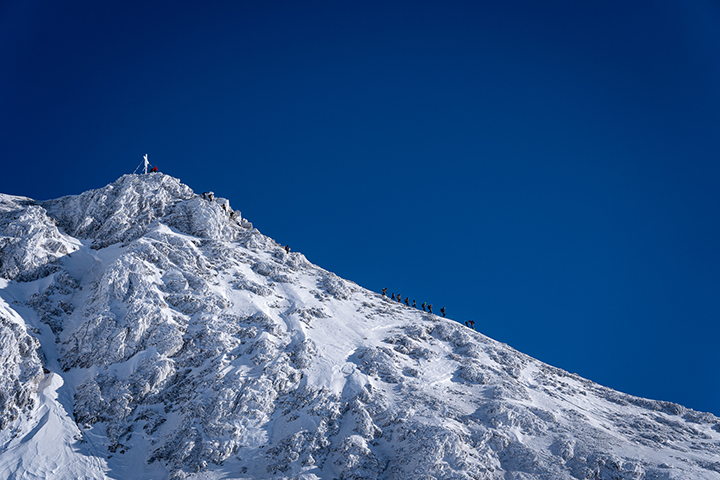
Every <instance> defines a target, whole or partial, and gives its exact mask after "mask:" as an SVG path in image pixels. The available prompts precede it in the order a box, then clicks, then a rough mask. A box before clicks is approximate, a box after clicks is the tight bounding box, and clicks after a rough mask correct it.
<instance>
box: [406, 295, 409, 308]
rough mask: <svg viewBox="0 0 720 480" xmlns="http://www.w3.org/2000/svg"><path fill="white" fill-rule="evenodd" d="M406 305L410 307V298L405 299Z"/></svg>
mask: <svg viewBox="0 0 720 480" xmlns="http://www.w3.org/2000/svg"><path fill="white" fill-rule="evenodd" d="M405 305H407V306H408V307H409V306H410V298H409V297H405Z"/></svg>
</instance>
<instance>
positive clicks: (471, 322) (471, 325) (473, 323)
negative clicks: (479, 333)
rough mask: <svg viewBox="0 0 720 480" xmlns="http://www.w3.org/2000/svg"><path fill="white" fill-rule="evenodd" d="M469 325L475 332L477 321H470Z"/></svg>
mask: <svg viewBox="0 0 720 480" xmlns="http://www.w3.org/2000/svg"><path fill="white" fill-rule="evenodd" d="M468 323H469V324H470V328H472V329H473V330H475V320H468Z"/></svg>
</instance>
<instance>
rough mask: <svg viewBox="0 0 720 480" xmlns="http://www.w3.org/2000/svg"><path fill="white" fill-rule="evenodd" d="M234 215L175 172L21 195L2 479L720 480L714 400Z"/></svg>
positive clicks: (5, 336) (3, 223) (3, 322)
mask: <svg viewBox="0 0 720 480" xmlns="http://www.w3.org/2000/svg"><path fill="white" fill-rule="evenodd" d="M223 204H224V205H225V208H223ZM230 212H231V209H230V204H229V202H228V201H227V200H226V199H217V198H216V199H214V200H213V201H209V200H206V199H203V198H202V196H198V195H196V194H194V193H193V192H192V190H190V188H189V187H187V186H185V185H183V184H181V183H180V182H179V181H178V180H177V179H174V178H172V177H169V176H165V175H162V174H159V173H154V174H148V175H142V176H137V175H126V176H124V177H122V178H120V179H119V180H117V181H116V182H115V183H113V184H112V185H108V186H107V187H104V188H102V189H99V190H95V191H91V192H86V193H84V194H81V195H78V196H71V197H64V198H61V199H58V200H52V201H47V202H35V201H32V200H30V199H27V198H21V197H11V196H6V195H3V196H0V229H2V231H3V235H4V236H3V237H2V238H0V241H2V242H3V243H2V244H1V245H2V249H1V250H0V276H2V279H0V282H1V283H0V348H1V350H0V387H1V389H0V428H1V430H0V479H7V478H57V479H66V478H67V479H71V478H72V479H76V478H88V479H90V478H92V479H96V478H112V479H126V478H127V479H132V480H141V479H164V478H173V479H180V478H188V479H194V478H196V479H226V478H247V479H251V478H252V479H256V478H303V479H363V478H368V479H369V478H382V479H403V480H406V479H413V478H418V479H420V478H423V479H425V478H436V479H446V478H447V479H449V478H453V479H455V478H457V479H504V480H509V479H548V480H549V479H568V480H570V479H589V478H594V479H628V480H629V479H646V478H647V479H654V478H658V479H667V480H670V479H708V480H709V479H716V480H720V420H719V419H718V418H716V417H715V416H713V415H711V414H707V413H700V412H696V411H693V410H689V409H686V408H684V407H682V406H680V405H676V404H672V403H668V402H660V401H652V400H646V399H642V398H637V397H632V396H629V395H625V394H622V393H619V392H616V391H613V390H610V389H608V388H604V387H602V386H599V385H597V384H595V383H593V382H590V381H588V380H585V379H583V378H580V377H578V376H577V375H572V374H568V373H567V372H564V371H562V370H559V369H557V368H553V367H550V366H548V365H546V364H544V363H542V362H539V361H537V360H535V359H532V358H530V357H528V356H526V355H523V354H521V353H519V352H517V351H515V350H513V349H512V348H510V347H508V346H507V345H503V344H500V343H498V342H495V341H493V340H491V339H489V338H487V337H485V336H483V335H481V334H480V333H477V332H474V331H472V330H470V329H468V328H466V327H464V326H462V325H460V324H458V323H456V322H453V321H451V320H447V319H443V318H439V317H437V316H434V315H431V314H427V313H425V312H422V311H418V310H416V309H413V308H409V307H406V306H405V305H402V304H399V303H397V302H393V301H391V300H390V299H388V298H385V297H382V296H380V295H378V294H376V293H373V292H370V291H367V290H365V289H363V288H361V287H359V286H358V285H356V284H354V283H352V282H348V281H346V280H343V279H341V278H339V277H337V276H336V275H334V274H332V273H330V272H328V271H325V270H323V269H321V268H319V267H317V266H315V265H312V264H311V263H309V262H308V261H307V260H306V259H305V257H304V256H303V255H301V254H299V253H291V254H287V253H286V252H285V251H284V250H283V249H282V248H281V246H280V245H278V244H277V243H276V242H274V241H273V240H271V239H269V238H267V237H265V236H263V235H262V234H260V233H259V232H258V231H257V230H255V229H253V228H252V225H251V224H249V223H248V222H247V221H246V220H244V219H242V218H241V217H240V214H239V212H234V213H233V217H232V218H230Z"/></svg>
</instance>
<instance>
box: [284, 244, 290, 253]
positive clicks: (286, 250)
mask: <svg viewBox="0 0 720 480" xmlns="http://www.w3.org/2000/svg"><path fill="white" fill-rule="evenodd" d="M285 253H290V245H285Z"/></svg>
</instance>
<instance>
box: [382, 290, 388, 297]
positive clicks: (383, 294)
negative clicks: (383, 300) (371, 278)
mask: <svg viewBox="0 0 720 480" xmlns="http://www.w3.org/2000/svg"><path fill="white" fill-rule="evenodd" d="M382 296H383V297H386V296H387V288H383V293H382Z"/></svg>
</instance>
